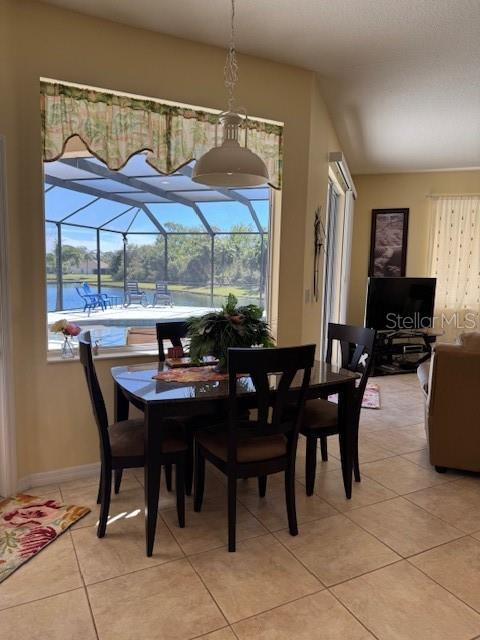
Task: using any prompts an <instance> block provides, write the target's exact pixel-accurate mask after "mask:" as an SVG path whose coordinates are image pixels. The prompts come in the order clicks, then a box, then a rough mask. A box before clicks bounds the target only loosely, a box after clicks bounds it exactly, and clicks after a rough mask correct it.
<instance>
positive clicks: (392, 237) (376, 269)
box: [368, 209, 409, 278]
mask: <svg viewBox="0 0 480 640" xmlns="http://www.w3.org/2000/svg"><path fill="white" fill-rule="evenodd" d="M408 213H409V209H373V210H372V234H371V240H370V265H369V269H368V275H369V276H375V277H384V278H387V277H390V278H397V277H403V276H405V272H406V264H407V239H408Z"/></svg>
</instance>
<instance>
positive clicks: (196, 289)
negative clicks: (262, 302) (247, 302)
mask: <svg viewBox="0 0 480 640" xmlns="http://www.w3.org/2000/svg"><path fill="white" fill-rule="evenodd" d="M63 281H64V282H88V283H89V284H90V285H91V286H92V287H94V288H95V289H96V287H97V276H96V275H94V274H88V275H86V274H82V273H65V274H64V275H63ZM47 282H50V283H54V282H56V278H55V276H54V275H53V274H48V275H47ZM102 285H104V286H109V287H118V288H119V289H123V280H112V276H110V275H102ZM138 286H139V287H140V289H145V290H146V291H153V290H154V289H155V283H154V282H139V283H138ZM168 288H169V289H170V291H185V292H188V293H198V294H201V295H210V287H209V286H204V287H203V286H195V285H187V284H169V285H168ZM213 293H214V295H216V296H225V297H227V296H228V294H229V293H233V295H234V296H236V297H237V298H249V297H250V298H255V297H258V287H255V288H253V287H252V288H246V287H236V286H233V285H221V286H215V287H214V289H213Z"/></svg>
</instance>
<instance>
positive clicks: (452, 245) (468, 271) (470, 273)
mask: <svg viewBox="0 0 480 640" xmlns="http://www.w3.org/2000/svg"><path fill="white" fill-rule="evenodd" d="M431 204H432V222H433V227H432V234H431V275H432V276H434V277H435V278H437V289H436V294H435V307H436V310H435V315H436V316H437V318H438V320H437V327H436V328H441V329H443V331H444V332H445V336H444V338H445V340H447V341H448V340H452V339H454V338H455V337H456V336H457V335H458V334H459V333H462V331H468V330H472V329H475V330H476V331H478V330H479V327H480V197H479V196H468V195H465V196H453V197H434V198H432V200H431Z"/></svg>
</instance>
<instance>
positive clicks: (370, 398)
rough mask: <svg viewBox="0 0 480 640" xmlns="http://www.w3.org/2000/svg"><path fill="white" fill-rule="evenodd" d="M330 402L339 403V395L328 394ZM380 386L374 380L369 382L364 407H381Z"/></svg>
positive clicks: (363, 402) (363, 401)
mask: <svg viewBox="0 0 480 640" xmlns="http://www.w3.org/2000/svg"><path fill="white" fill-rule="evenodd" d="M328 399H329V400H330V402H335V404H337V403H338V395H337V394H335V395H333V396H328ZM380 408H381V406H380V387H379V386H378V384H374V383H373V382H367V386H366V388H365V393H364V394H363V400H362V409H380Z"/></svg>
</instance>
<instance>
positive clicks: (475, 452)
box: [417, 332, 480, 473]
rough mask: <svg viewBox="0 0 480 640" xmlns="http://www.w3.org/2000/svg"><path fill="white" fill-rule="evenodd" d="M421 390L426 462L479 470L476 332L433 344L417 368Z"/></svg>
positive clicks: (479, 339) (479, 346)
mask: <svg viewBox="0 0 480 640" xmlns="http://www.w3.org/2000/svg"><path fill="white" fill-rule="evenodd" d="M417 375H418V378H419V380H420V384H421V386H422V389H423V392H424V395H425V428H426V432H427V440H428V446H429V452H430V462H431V464H432V465H434V466H435V468H436V470H437V471H438V472H440V473H442V472H445V471H446V470H447V469H464V470H468V471H480V333H477V332H471V333H465V334H462V335H461V336H460V337H459V340H458V343H457V344H438V345H437V346H436V348H435V351H434V354H433V356H432V359H431V360H430V362H426V363H424V364H422V365H421V366H420V367H419V368H418V371H417Z"/></svg>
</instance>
